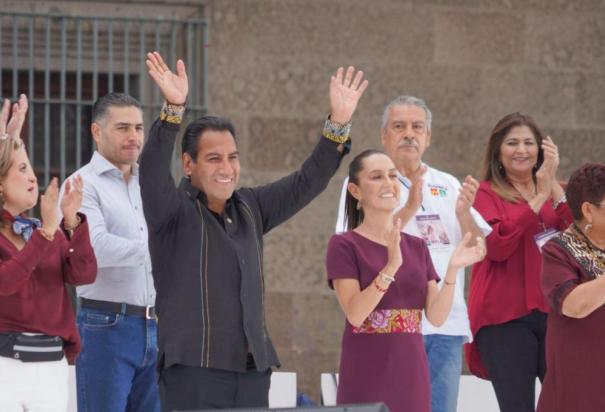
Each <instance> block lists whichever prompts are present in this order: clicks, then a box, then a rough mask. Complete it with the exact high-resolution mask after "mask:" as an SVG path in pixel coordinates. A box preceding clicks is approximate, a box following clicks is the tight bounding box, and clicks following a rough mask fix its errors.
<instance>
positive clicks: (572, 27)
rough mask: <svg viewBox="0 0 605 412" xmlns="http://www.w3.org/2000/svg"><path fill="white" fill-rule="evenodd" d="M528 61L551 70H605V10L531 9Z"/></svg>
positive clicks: (528, 28)
mask: <svg viewBox="0 0 605 412" xmlns="http://www.w3.org/2000/svg"><path fill="white" fill-rule="evenodd" d="M526 36H527V53H526V56H527V61H528V63H529V64H533V65H536V66H539V67H545V68H547V69H548V70H551V71H575V70H578V71H587V72H595V71H596V72H601V73H602V72H603V70H604V64H605V53H604V52H603V51H604V50H605V20H604V19H603V10H602V9H601V10H600V11H599V12H597V10H594V11H593V12H586V13H565V12H560V13H555V12H546V13H529V14H528V16H527V32H526Z"/></svg>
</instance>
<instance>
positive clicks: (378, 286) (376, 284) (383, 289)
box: [373, 279, 388, 293]
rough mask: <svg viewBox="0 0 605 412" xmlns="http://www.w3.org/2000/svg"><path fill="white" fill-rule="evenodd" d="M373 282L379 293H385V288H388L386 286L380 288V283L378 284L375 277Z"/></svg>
mask: <svg viewBox="0 0 605 412" xmlns="http://www.w3.org/2000/svg"><path fill="white" fill-rule="evenodd" d="M373 283H374V287H375V288H376V289H378V291H379V292H380V293H385V292H386V291H387V289H388V287H386V288H381V287H380V285H379V284H378V282H377V281H376V279H374V282H373Z"/></svg>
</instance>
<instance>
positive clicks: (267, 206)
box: [252, 67, 368, 233]
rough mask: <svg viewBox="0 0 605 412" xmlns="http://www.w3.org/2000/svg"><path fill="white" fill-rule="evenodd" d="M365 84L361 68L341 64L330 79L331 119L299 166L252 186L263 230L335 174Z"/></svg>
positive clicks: (303, 203)
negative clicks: (346, 66)
mask: <svg viewBox="0 0 605 412" xmlns="http://www.w3.org/2000/svg"><path fill="white" fill-rule="evenodd" d="M367 85H368V81H367V80H363V72H362V71H357V72H356V73H355V68H354V67H349V68H348V69H347V70H346V72H345V71H344V69H343V68H342V67H340V68H339V69H338V70H337V71H336V73H335V74H334V75H333V76H332V77H331V79H330V86H329V96H330V110H331V114H330V119H329V120H328V121H326V125H325V127H324V129H323V132H322V138H321V139H320V141H319V144H318V145H317V146H316V147H315V149H314V150H313V152H312V154H311V156H310V157H309V158H307V160H305V162H304V163H303V165H302V167H301V168H300V169H299V170H298V171H296V172H294V173H292V174H290V175H288V176H286V177H284V178H282V179H280V180H278V181H277V182H274V183H271V184H268V185H265V186H261V187H257V188H254V189H252V191H253V194H254V196H255V198H256V199H257V202H258V204H259V207H260V210H261V218H262V221H263V231H264V232H265V233H266V232H267V231H269V230H270V229H271V228H273V227H275V226H277V225H278V224H280V223H282V222H283V221H285V220H287V219H288V218H290V217H291V216H293V215H294V214H295V213H296V212H298V211H299V210H300V209H302V208H303V207H304V206H306V205H307V204H308V203H309V202H310V201H311V200H313V199H314V198H315V197H316V196H317V195H318V194H319V193H321V192H322V191H323V190H324V189H325V188H326V186H327V185H328V182H329V180H330V178H331V177H332V176H333V175H334V173H335V172H336V170H337V169H338V166H339V164H340V161H341V159H342V157H343V155H344V154H346V150H345V147H346V146H345V145H347V144H348V141H349V132H350V128H351V118H352V116H353V113H354V112H355V110H356V108H357V103H358V102H359V99H360V98H361V96H362V95H363V92H364V90H365V89H366V87H367Z"/></svg>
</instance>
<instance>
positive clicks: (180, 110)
mask: <svg viewBox="0 0 605 412" xmlns="http://www.w3.org/2000/svg"><path fill="white" fill-rule="evenodd" d="M184 113H185V105H184V104H182V105H177V104H172V103H168V102H164V105H163V106H162V111H161V112H160V120H162V121H164V122H168V123H172V124H181V122H182V121H183V114H184Z"/></svg>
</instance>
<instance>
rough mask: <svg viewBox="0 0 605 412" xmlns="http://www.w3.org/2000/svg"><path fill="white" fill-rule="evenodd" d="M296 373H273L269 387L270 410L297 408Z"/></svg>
mask: <svg viewBox="0 0 605 412" xmlns="http://www.w3.org/2000/svg"><path fill="white" fill-rule="evenodd" d="M296 395H297V394H296V372H273V373H272V374H271V386H270V387H269V408H293V407H295V406H296Z"/></svg>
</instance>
